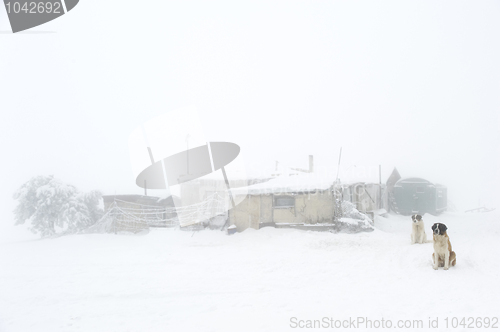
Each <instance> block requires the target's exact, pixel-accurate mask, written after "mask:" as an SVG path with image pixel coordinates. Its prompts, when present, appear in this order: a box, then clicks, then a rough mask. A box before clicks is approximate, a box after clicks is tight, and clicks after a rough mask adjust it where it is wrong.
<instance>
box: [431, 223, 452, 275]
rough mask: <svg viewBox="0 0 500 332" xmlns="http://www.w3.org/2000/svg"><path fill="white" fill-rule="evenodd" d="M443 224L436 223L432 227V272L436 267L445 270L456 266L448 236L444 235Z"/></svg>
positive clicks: (444, 227) (445, 228)
mask: <svg viewBox="0 0 500 332" xmlns="http://www.w3.org/2000/svg"><path fill="white" fill-rule="evenodd" d="M447 229H448V227H446V225H445V224H440V223H436V224H434V225H432V233H433V235H432V238H433V239H434V253H433V254H432V261H433V263H434V266H433V268H434V270H437V269H438V267H444V269H445V270H448V268H449V267H450V265H451V266H455V264H457V255H456V254H455V252H454V251H452V250H451V243H450V238H449V237H448V234H446V230H447Z"/></svg>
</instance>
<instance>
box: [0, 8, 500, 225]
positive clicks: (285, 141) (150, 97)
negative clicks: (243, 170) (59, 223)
mask: <svg viewBox="0 0 500 332" xmlns="http://www.w3.org/2000/svg"><path fill="white" fill-rule="evenodd" d="M499 18H500V4H499V2H494V1H480V2H471V1H468V2H466V1H440V2H434V1H418V2H417V1H414V2H400V1H384V2H375V1H366V2H365V1H300V2H294V1H284V2H276V1H273V2H268V1H261V2H256V1H251V2H250V1H249V2H243V1H231V2H209V3H208V2H189V3H188V2H182V3H181V2H173V1H156V2H137V1H122V0H120V1H118V0H114V1H112V0H109V1H90V0H82V1H80V3H79V4H78V6H77V7H75V9H73V10H72V11H71V12H70V13H68V14H66V15H64V16H62V17H60V18H59V19H56V20H54V21H52V22H49V23H47V24H44V25H42V26H39V27H36V28H34V29H31V30H28V31H27V32H26V33H19V34H10V33H8V31H9V30H10V26H9V23H8V20H7V16H6V13H5V10H4V8H3V7H1V8H0V31H2V33H0V114H1V121H0V135H1V142H0V148H1V151H2V154H3V155H2V156H3V157H2V165H1V172H2V173H1V174H2V188H1V191H0V193H1V196H0V198H1V200H2V205H1V211H0V212H1V213H2V216H6V217H5V219H6V222H10V221H9V220H11V219H12V216H11V210H12V208H13V207H14V201H13V200H12V193H13V192H14V191H15V189H17V188H18V187H19V186H20V185H21V184H22V183H24V182H25V181H27V180H28V179H29V178H30V177H32V176H36V175H48V174H54V175H55V176H56V177H57V178H60V179H61V180H63V181H65V182H68V183H71V184H74V185H76V186H77V187H78V188H79V189H80V190H82V191H87V190H91V189H100V190H102V191H103V192H104V193H106V194H114V193H117V194H125V193H139V194H140V193H143V190H142V189H141V188H138V187H136V186H135V181H134V177H133V174H132V170H131V166H130V159H129V153H128V136H129V135H130V133H131V132H132V131H133V130H134V129H135V128H136V127H137V126H138V125H139V124H141V123H144V122H145V121H147V120H149V119H151V118H153V117H155V116H158V115H161V114H163V113H165V112H168V111H172V110H175V109H178V108H181V107H186V106H195V107H196V108H197V110H198V112H199V115H200V118H201V120H202V124H203V127H204V131H205V136H206V138H207V140H210V141H229V142H234V143H237V144H238V145H239V146H240V147H241V149H242V157H244V158H245V162H246V164H247V171H248V172H249V173H250V174H251V175H262V174H268V173H269V172H271V171H272V170H273V168H274V165H275V161H276V160H278V161H280V163H283V164H286V165H289V166H291V167H301V168H307V167H308V159H307V156H308V155H309V154H312V155H314V157H315V166H316V168H317V169H333V170H334V172H335V171H336V170H337V161H338V153H339V149H340V147H342V148H343V153H342V167H343V169H344V170H345V169H349V168H351V170H352V169H353V168H356V169H362V168H363V167H366V168H367V169H368V168H370V167H371V168H373V167H375V169H376V167H378V165H382V170H383V174H382V175H383V181H384V182H385V180H386V179H387V177H388V176H389V174H390V172H391V171H392V169H393V168H394V167H397V168H398V170H399V172H400V174H401V175H402V176H403V177H410V176H418V177H423V178H426V179H429V180H431V181H435V182H437V183H441V184H444V185H446V186H448V197H449V200H451V201H452V202H453V203H455V204H456V205H457V206H458V207H459V210H462V211H463V210H464V209H467V208H474V207H477V206H478V204H479V201H480V204H481V205H484V204H485V205H487V206H489V207H495V206H497V207H500V204H499V203H498V202H499V200H500V195H499V193H498V191H499V190H498V184H499V182H500V181H499V178H500V171H499V170H500V163H499V155H500V149H499V147H498V146H499V144H498V143H499V138H500V137H499V136H500V130H499V129H500V128H499V127H500V120H499V116H498V114H499V110H500V108H499V106H500V65H499V60H498V59H500V45H499V41H500V20H499ZM33 32H39V33H33ZM40 32H54V33H40ZM354 165H356V166H354ZM376 175H377V176H378V174H376ZM375 180H378V179H377V178H375Z"/></svg>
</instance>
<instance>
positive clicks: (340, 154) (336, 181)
mask: <svg viewBox="0 0 500 332" xmlns="http://www.w3.org/2000/svg"><path fill="white" fill-rule="evenodd" d="M341 158H342V147H340V152H339V164H338V166H337V177H336V179H335V183H338V182H339V171H340V159H341Z"/></svg>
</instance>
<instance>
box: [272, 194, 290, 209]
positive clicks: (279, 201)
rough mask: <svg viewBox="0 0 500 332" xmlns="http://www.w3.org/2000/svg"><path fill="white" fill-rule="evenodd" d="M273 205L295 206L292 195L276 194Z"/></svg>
mask: <svg viewBox="0 0 500 332" xmlns="http://www.w3.org/2000/svg"><path fill="white" fill-rule="evenodd" d="M274 207H277V208H288V207H295V197H293V196H276V197H274Z"/></svg>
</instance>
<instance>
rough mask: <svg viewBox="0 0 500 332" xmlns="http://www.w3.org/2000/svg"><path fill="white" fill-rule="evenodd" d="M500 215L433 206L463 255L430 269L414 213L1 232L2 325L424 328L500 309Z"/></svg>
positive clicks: (496, 313) (8, 327) (121, 328)
mask: <svg viewBox="0 0 500 332" xmlns="http://www.w3.org/2000/svg"><path fill="white" fill-rule="evenodd" d="M499 217H500V214H499V213H496V211H495V212H490V213H483V214H461V213H445V214H443V215H441V216H438V217H433V216H430V215H425V216H424V222H425V227H426V232H427V235H428V237H429V238H431V233H430V227H431V225H432V224H433V223H434V222H443V223H445V224H447V226H448V228H449V230H448V234H449V236H450V239H451V242H452V245H453V249H454V250H455V251H456V253H457V266H455V267H453V268H450V270H448V271H444V270H443V269H442V268H440V269H439V270H438V271H434V270H433V269H432V266H431V255H432V252H433V249H432V244H431V243H426V244H422V245H419V244H416V245H410V230H411V222H410V218H409V217H402V216H393V215H391V216H389V218H387V219H384V218H377V220H376V222H375V226H376V230H375V231H374V232H371V233H359V234H333V233H326V232H325V233H320V232H310V231H300V230H291V229H273V228H264V229H262V230H259V231H256V230H251V229H249V230H246V231H244V232H242V233H238V234H234V235H231V236H227V235H225V234H224V233H223V232H220V231H202V232H197V233H192V232H183V231H175V230H154V231H151V232H150V233H149V234H146V235H141V236H132V235H111V234H105V235H99V234H95V235H75V236H66V237H61V238H57V239H48V240H39V239H28V240H22V241H21V240H15V239H13V238H12V237H9V236H6V235H8V234H5V233H4V236H3V237H2V242H1V243H0V331H8V332H10V331H51V332H56V331H288V330H297V329H298V328H293V326H294V323H292V322H297V324H298V323H301V324H306V323H307V321H306V320H322V319H323V318H324V317H327V318H333V319H334V320H340V319H349V318H352V319H357V317H366V318H367V319H370V320H372V321H375V320H379V321H380V320H381V319H382V318H383V319H384V320H388V319H391V320H392V321H391V322H392V324H393V327H394V325H395V324H397V322H398V320H422V321H423V324H424V325H423V326H424V329H428V322H429V317H430V318H431V319H433V320H434V319H435V318H436V317H438V318H439V328H438V329H434V330H436V331H437V330H443V329H444V327H445V325H444V324H445V321H444V319H445V318H446V317H448V318H449V322H450V323H451V319H452V318H453V317H458V318H462V317H495V316H496V317H498V316H500V311H499V309H500V304H499V303H500V301H498V299H499V298H500V286H499V280H500V279H499V277H500V266H499V262H500V260H499V259H498V256H497V254H498V253H499V252H500V250H499V249H500V241H499V235H500V234H499V231H500V218H499ZM292 317H295V318H292ZM299 321H302V322H299ZM497 326H498V325H497ZM359 327H363V326H359ZM360 329H361V328H360ZM409 330H411V329H409ZM420 330H423V329H420ZM452 330H453V329H452ZM454 330H457V331H458V330H463V329H462V328H460V327H459V328H457V329H454Z"/></svg>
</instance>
